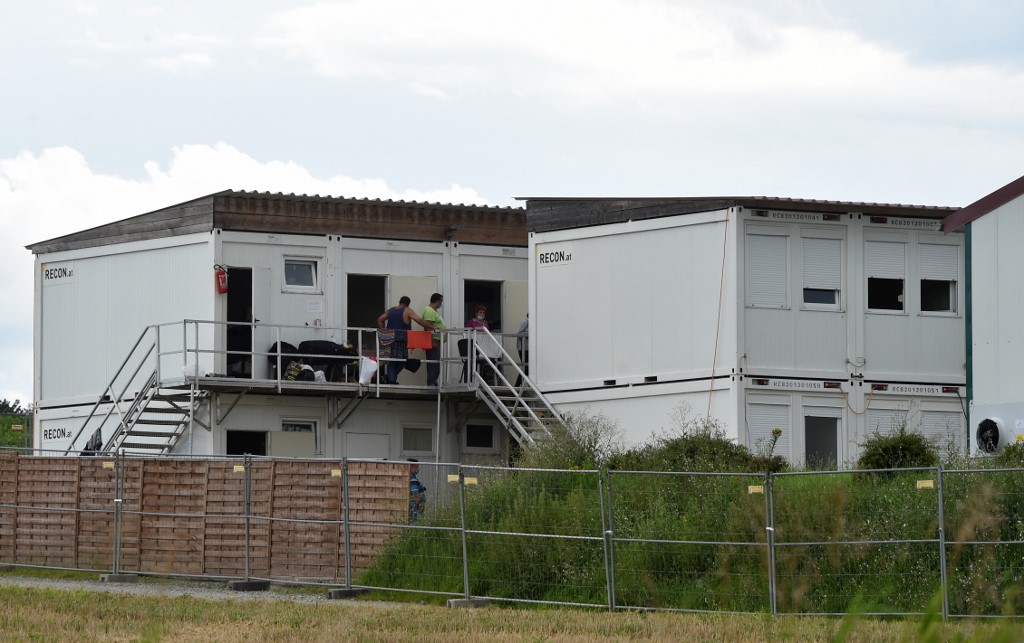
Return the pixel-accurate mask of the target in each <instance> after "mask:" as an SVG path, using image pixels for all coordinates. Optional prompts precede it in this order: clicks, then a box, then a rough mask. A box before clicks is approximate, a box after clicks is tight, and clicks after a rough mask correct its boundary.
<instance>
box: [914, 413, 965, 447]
mask: <svg viewBox="0 0 1024 643" xmlns="http://www.w3.org/2000/svg"><path fill="white" fill-rule="evenodd" d="M963 417H964V416H963V414H961V413H960V412H959V411H924V412H923V413H921V433H922V434H924V437H926V438H928V439H929V440H931V441H932V442H934V443H935V444H937V445H939V446H944V445H945V444H946V443H947V442H949V441H950V440H954V441H955V440H957V436H959V435H961V434H962V431H963Z"/></svg>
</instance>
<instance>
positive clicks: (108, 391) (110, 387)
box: [64, 326, 154, 455]
mask: <svg viewBox="0 0 1024 643" xmlns="http://www.w3.org/2000/svg"><path fill="white" fill-rule="evenodd" d="M152 329H153V326H146V327H145V328H143V329H142V332H141V333H140V334H139V338H138V339H137V340H135V343H134V344H133V345H132V347H131V350H129V351H128V355H127V356H125V358H124V361H122V362H121V366H119V367H118V368H117V372H115V373H114V376H113V377H111V378H110V382H108V383H107V385H106V387H104V389H103V392H102V393H100V395H99V398H98V399H97V400H96V403H95V404H93V406H92V409H90V411H89V415H87V416H86V418H85V421H84V422H82V426H80V427H79V428H78V432H77V433H75V437H73V438H71V442H70V443H68V448H67V449H66V450H65V451H64V454H65V455H67V454H69V453H71V452H72V450H73V447H74V446H75V443H76V442H78V438H80V437H82V431H85V427H87V426H89V421H90V420H92V419H93V417H95V415H96V411H98V410H99V408H100V406H101V405H102V404H103V399H104V398H105V397H109V398H110V401H111V403H112V407H111V408H110V409H109V410H108V411H107V414H106V415H105V416H104V417H103V421H102V422H100V429H102V428H103V425H105V424H106V423H107V420H108V419H110V414H111V413H113V411H114V409H117V414H118V416H119V417H121V407H120V406H119V404H118V403H119V402H120V398H121V396H123V395H124V394H125V392H126V391H127V390H128V386H129V385H130V384H131V383H132V382H134V381H135V376H136V375H138V374H139V371H140V370H141V369H142V365H143V364H144V363H146V360H147V359H149V356H150V355H151V354H152V353H153V348H154V345H150V347H149V350H147V351H146V354H145V356H143V358H142V359H141V360H139V365H138V366H136V367H135V372H134V373H132V376H131V377H130V378H129V379H128V384H125V387H124V389H123V390H122V391H121V393H120V395H115V394H114V384H115V383H116V382H117V379H118V378H119V377H120V376H121V373H122V372H123V371H124V369H125V366H127V365H128V362H129V361H130V360H131V358H132V356H133V355H134V354H135V350H136V349H137V348H138V347H139V345H140V344H141V343H142V340H143V339H145V338H146V335H147V334H148V333H149V331H150V330H152Z"/></svg>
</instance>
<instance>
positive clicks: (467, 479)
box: [466, 478, 476, 484]
mask: <svg viewBox="0 0 1024 643" xmlns="http://www.w3.org/2000/svg"><path fill="white" fill-rule="evenodd" d="M466 484H476V478H466Z"/></svg>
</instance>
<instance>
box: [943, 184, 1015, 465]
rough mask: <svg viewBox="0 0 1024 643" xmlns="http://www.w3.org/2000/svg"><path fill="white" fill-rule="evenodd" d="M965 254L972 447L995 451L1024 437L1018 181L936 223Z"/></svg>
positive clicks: (987, 451) (983, 450) (968, 386)
mask: <svg viewBox="0 0 1024 643" xmlns="http://www.w3.org/2000/svg"><path fill="white" fill-rule="evenodd" d="M943 229H944V230H946V231H947V232H949V233H956V232H961V233H963V234H964V237H965V239H966V250H967V253H966V254H967V258H968V259H967V279H966V283H967V292H968V293H969V295H968V298H967V317H968V331H967V396H968V399H969V400H970V417H971V419H970V426H971V432H972V440H971V447H972V449H973V450H975V451H976V452H978V451H980V452H982V453H995V452H997V451H999V450H1000V449H1002V448H1003V447H1005V446H1006V445H1008V444H1011V443H1013V442H1017V441H1018V437H1020V439H1024V377H1022V376H1021V374H1020V364H1021V363H1022V360H1024V327H1022V326H1021V319H1022V317H1024V298H1022V297H1021V295H1020V284H1021V281H1022V280H1024V257H1022V256H1021V252H1020V248H1021V244H1022V242H1024V177H1021V178H1019V179H1017V180H1015V181H1012V182H1010V183H1009V184H1007V185H1005V186H1003V187H1001V188H999V189H998V190H996V191H995V192H992V193H991V194H988V195H985V196H984V197H982V198H980V199H978V200H977V201H975V202H974V203H972V204H970V205H968V206H967V207H965V208H963V209H961V210H959V211H957V212H954V213H953V214H951V215H949V216H948V217H947V218H946V219H945V220H944V221H943Z"/></svg>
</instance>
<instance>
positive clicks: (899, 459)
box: [857, 426, 939, 469]
mask: <svg viewBox="0 0 1024 643" xmlns="http://www.w3.org/2000/svg"><path fill="white" fill-rule="evenodd" d="M861 448H863V452H862V453H861V456H860V459H859V460H857V468H858V469H906V468H910V467H934V466H936V465H937V464H939V454H938V453H937V449H936V448H935V446H934V445H932V444H931V443H930V442H928V439H927V438H925V437H924V436H923V435H922V434H921V433H919V432H917V431H908V430H907V428H906V427H905V426H901V427H899V429H898V430H897V431H896V432H895V433H892V434H889V435H883V434H881V433H875V434H874V435H872V436H871V437H870V438H868V439H867V441H866V442H864V444H862V445H861Z"/></svg>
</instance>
